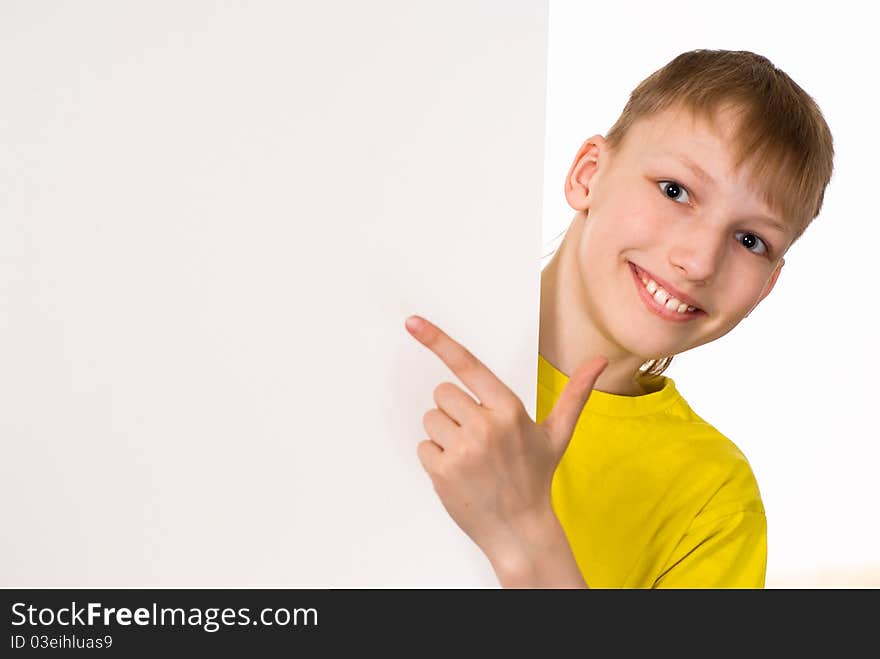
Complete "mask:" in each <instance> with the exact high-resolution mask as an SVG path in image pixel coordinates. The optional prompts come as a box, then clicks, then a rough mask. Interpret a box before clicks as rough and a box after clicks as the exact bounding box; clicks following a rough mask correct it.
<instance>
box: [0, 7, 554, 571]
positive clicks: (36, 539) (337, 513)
mask: <svg viewBox="0 0 880 659" xmlns="http://www.w3.org/2000/svg"><path fill="white" fill-rule="evenodd" d="M546 46H547V2H546V0H544V1H541V0H518V1H517V2H503V1H501V0H494V1H481V2H477V3H474V2H465V1H462V0H458V1H454V2H452V1H447V2H443V3H440V2H434V1H432V0H419V1H413V0H382V1H381V2H370V3H366V2H358V1H356V0H335V1H332V2H322V3H315V2H293V3H291V2H268V1H264V2H247V3H245V2H213V1H211V2H209V1H205V0H191V1H189V2H185V3H180V2H169V1H158V2H157V1H155V0H151V1H149V2H147V1H127V2H111V1H109V0H108V1H103V2H97V1H95V2H88V3H67V2H47V1H43V2H9V1H6V2H3V3H2V4H0V89H2V90H3V100H2V102H0V365H2V366H0V401H2V402H0V521H2V524H3V528H4V541H3V543H2V544H0V585H2V586H15V587H40V586H95V587H115V586H131V587H143V586H155V587H175V586H179V587H204V586H218V587H225V586H241V587H245V586H247V587H270V586H278V587H362V586H364V587H368V586H373V587H386V586H387V587H423V586H424V587H431V586H436V587H445V586H449V587H459V586H487V587H489V586H495V585H497V582H496V580H495V577H494V574H493V573H492V571H491V569H490V567H489V564H488V562H487V561H486V559H485V557H484V556H483V555H482V553H481V552H480V551H479V550H478V549H477V548H476V546H475V545H473V544H472V543H471V541H470V540H469V539H468V538H467V537H466V536H465V535H464V534H463V533H462V532H461V531H460V530H459V529H458V527H457V526H456V525H455V523H454V522H453V521H452V520H451V519H450V518H449V517H448V515H447V514H446V512H445V510H444V509H443V507H442V505H441V504H440V502H439V500H438V499H437V497H436V495H435V494H434V492H433V489H432V486H431V483H430V479H429V478H428V476H427V475H426V474H425V473H424V471H423V470H422V468H421V465H420V464H419V462H418V458H417V455H416V445H417V444H418V442H419V441H421V440H422V439H424V438H425V437H426V435H425V433H424V429H423V428H422V425H421V423H422V415H423V414H424V412H425V411H427V410H428V409H430V408H431V407H434V403H433V400H432V390H433V388H434V387H435V386H436V385H437V384H439V383H440V382H442V381H443V380H449V381H452V382H456V383H458V380H457V379H456V378H455V376H454V375H452V374H451V373H450V372H449V371H448V370H447V369H446V367H445V366H444V365H443V364H442V363H441V362H440V361H439V359H437V358H436V357H435V356H433V355H432V354H431V353H429V352H428V351H427V350H426V349H425V348H424V347H423V346H421V345H420V344H418V343H416V342H415V341H414V339H412V337H410V336H409V335H408V334H407V333H406V330H405V328H404V324H403V323H404V319H405V318H406V317H407V316H408V315H409V314H412V313H418V314H420V315H424V316H425V317H427V318H429V319H430V320H432V321H434V322H436V323H438V324H439V325H440V326H441V327H442V328H443V329H445V330H446V331H447V332H449V333H450V334H451V335H452V336H453V337H454V338H456V339H458V340H460V341H461V342H462V343H463V344H465V345H466V346H467V347H468V348H469V349H470V350H472V351H473V352H474V353H475V354H477V356H478V357H480V358H481V359H482V360H483V361H484V362H485V363H486V364H487V365H488V366H489V367H490V368H492V369H493V370H494V371H495V372H496V373H497V374H498V376H499V377H501V378H502V379H503V380H504V381H505V382H507V383H508V384H509V385H510V386H511V388H513V389H514V390H515V391H516V392H517V394H518V395H520V397H521V398H522V399H523V401H524V403H525V404H526V407H527V409H528V410H529V411H530V413H532V414H534V407H535V401H534V396H535V374H536V368H537V332H538V299H539V290H540V287H539V282H540V250H541V208H542V198H541V195H542V186H543V177H542V170H543V160H544V123H545V122H544V104H545V87H546Z"/></svg>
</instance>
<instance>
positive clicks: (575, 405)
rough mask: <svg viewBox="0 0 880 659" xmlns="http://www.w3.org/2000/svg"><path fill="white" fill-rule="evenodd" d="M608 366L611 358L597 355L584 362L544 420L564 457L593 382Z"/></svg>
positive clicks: (558, 450)
mask: <svg viewBox="0 0 880 659" xmlns="http://www.w3.org/2000/svg"><path fill="white" fill-rule="evenodd" d="M606 366H608V360H607V359H606V358H605V357H602V356H599V357H593V358H592V359H590V360H589V361H587V362H586V363H585V364H582V365H581V367H580V368H579V369H578V370H576V371H575V372H574V373H573V374H572V376H571V377H570V378H569V380H568V384H566V385H565V389H563V391H562V394H561V395H560V396H559V400H557V401H556V405H555V406H554V407H553V409H552V410H551V411H550V414H548V415H547V418H546V419H544V422H543V423H542V424H541V425H542V426H543V427H544V428H545V429H546V430H547V432H548V433H549V435H550V443H551V444H552V445H553V447H554V448H555V449H556V450H557V452H558V455H559V457H560V459H561V458H562V454H563V453H565V449H566V448H568V443H569V442H570V441H571V436H572V434H574V427H575V425H576V424H577V421H578V419H579V418H580V416H581V412H582V411H583V409H584V405H586V404H587V399H588V398H589V397H590V393H591V392H592V391H593V385H594V384H596V379H597V378H598V377H599V374H600V373H601V372H602V371H604V370H605V367H606Z"/></svg>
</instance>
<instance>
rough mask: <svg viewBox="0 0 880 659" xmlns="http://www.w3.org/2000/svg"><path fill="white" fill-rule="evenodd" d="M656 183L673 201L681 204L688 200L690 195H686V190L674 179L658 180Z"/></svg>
mask: <svg viewBox="0 0 880 659" xmlns="http://www.w3.org/2000/svg"><path fill="white" fill-rule="evenodd" d="M658 185H659V186H660V191H661V192H662V193H663V194H664V195H666V196H667V197H669V198H670V199H672V200H673V201H678V202H681V203H683V204H686V203H688V202H689V201H690V195H688V191H687V190H685V189H684V187H683V186H681V185H679V184H678V183H676V182H675V181H660V182H659V183H658Z"/></svg>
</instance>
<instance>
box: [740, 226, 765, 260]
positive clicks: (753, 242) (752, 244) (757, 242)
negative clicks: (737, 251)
mask: <svg viewBox="0 0 880 659" xmlns="http://www.w3.org/2000/svg"><path fill="white" fill-rule="evenodd" d="M736 236H737V240H738V241H739V242H740V243H742V246H743V247H745V248H746V249H747V250H749V251H750V252H752V253H753V254H759V255H762V256H763V255H764V254H767V253H768V252H769V249H768V248H767V243H766V242H765V241H764V239H763V238H761V237H760V236H757V235H755V234H754V233H750V232H749V231H737V232H736Z"/></svg>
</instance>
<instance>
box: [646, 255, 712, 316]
mask: <svg viewBox="0 0 880 659" xmlns="http://www.w3.org/2000/svg"><path fill="white" fill-rule="evenodd" d="M629 267H630V270H631V271H632V274H633V283H634V284H635V287H636V289H637V292H638V294H639V297H640V298H641V300H642V302H643V303H644V305H645V307H646V308H647V309H648V311H650V312H652V313H653V314H655V315H657V316H660V317H661V318H663V319H664V320H669V321H672V322H676V323H686V322H689V321H691V320H694V319H696V318H699V317H700V316H705V315H706V312H705V311H703V310H702V309H699V308H697V307H695V306H693V305H688V304H687V303H685V302H682V301H681V300H679V299H677V298H676V297H674V296H672V295H671V294H670V293H668V292H667V291H666V289H664V288H663V287H662V286H660V285H659V284H657V282H655V281H654V280H653V279H651V278H650V277H649V276H648V275H647V274H646V273H645V272H643V271H641V270H639V269H638V268H637V266H636V265H635V264H633V263H630V264H629Z"/></svg>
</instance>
